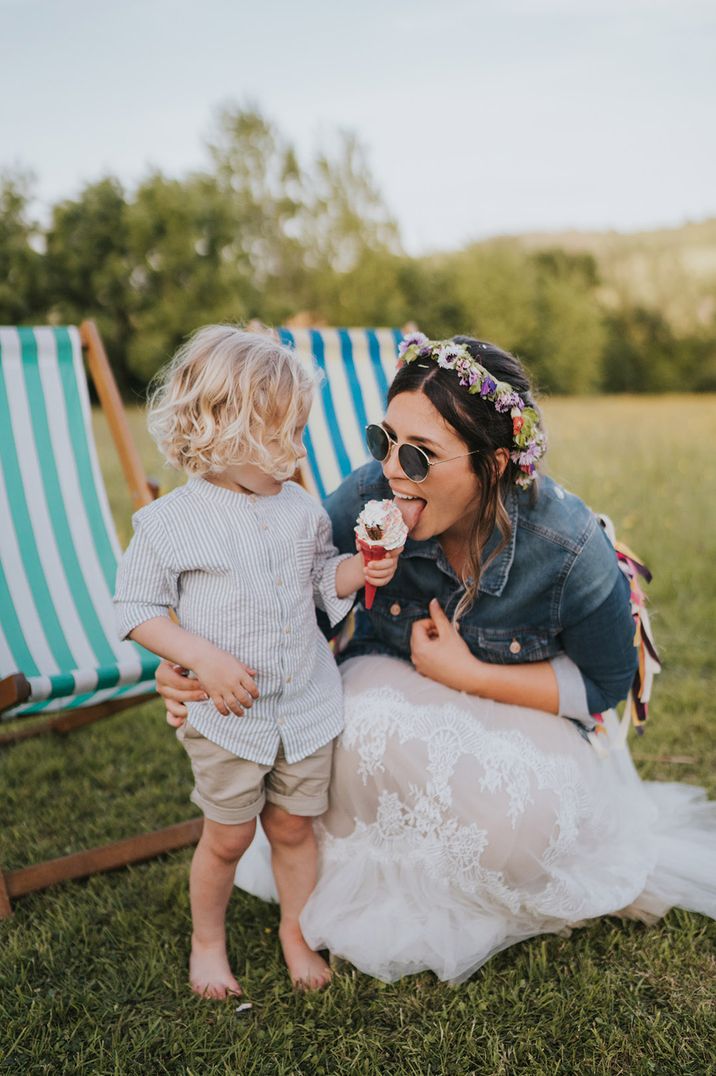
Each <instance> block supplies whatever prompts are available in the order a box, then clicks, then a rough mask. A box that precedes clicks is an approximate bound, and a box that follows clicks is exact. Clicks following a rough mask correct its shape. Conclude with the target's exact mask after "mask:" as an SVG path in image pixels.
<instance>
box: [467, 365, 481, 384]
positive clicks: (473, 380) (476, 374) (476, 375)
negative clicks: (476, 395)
mask: <svg viewBox="0 0 716 1076" xmlns="http://www.w3.org/2000/svg"><path fill="white" fill-rule="evenodd" d="M479 380H480V371H479V370H476V369H475V367H474V366H473V367H472V368H471V369H470V372H469V373H468V375H467V383H468V385H469V386H470V388H472V386H473V385H476V384H477V382H478V381H479Z"/></svg>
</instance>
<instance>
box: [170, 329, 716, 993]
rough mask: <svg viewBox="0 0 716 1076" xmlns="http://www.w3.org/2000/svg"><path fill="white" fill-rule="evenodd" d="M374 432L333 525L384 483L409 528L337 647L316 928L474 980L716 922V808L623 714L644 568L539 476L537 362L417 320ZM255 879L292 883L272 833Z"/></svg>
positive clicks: (260, 889) (356, 954) (340, 941)
mask: <svg viewBox="0 0 716 1076" xmlns="http://www.w3.org/2000/svg"><path fill="white" fill-rule="evenodd" d="M367 439H368V445H369V448H370V451H371V454H372V455H373V456H374V458H375V461H376V462H374V463H370V464H367V465H366V466H365V467H362V468H360V469H359V470H357V471H356V472H354V473H353V474H352V475H351V476H350V477H349V478H348V479H346V481H345V482H344V483H343V484H342V486H340V487H339V489H338V490H337V491H336V492H335V493H334V494H333V495H332V496H331V497H329V498H328V501H327V502H326V508H327V510H328V512H329V514H330V516H331V519H332V523H333V530H334V541H335V543H336V545H337V546H338V548H339V550H340V551H341V552H352V551H353V550H354V548H355V538H354V533H353V527H354V524H355V519H356V517H357V515H358V513H359V512H360V511H361V509H362V508H363V505H364V504H365V502H366V501H368V500H372V499H381V498H384V497H394V498H396V500H397V502H398V504H399V506H400V508H401V511H402V513H403V516H404V519H405V522H406V523H407V525H408V527H409V538H408V541H407V543H406V546H405V549H404V551H403V553H402V555H401V557H400V563H399V568H398V571H397V572H396V574H395V577H394V578H393V580H392V582H391V583H390V584H389V585H388V586H386V587H384V588H382V589H381V590H379V591H378V593H377V595H376V598H375V603H374V605H373V607H372V609H371V610H370V612H366V611H365V610H363V609H359V610H358V611H357V614H356V617H355V630H354V632H353V634H352V637H351V639H350V641H349V642H348V644H347V646H345V647H344V649H343V651H342V653H341V654H340V658H339V660H340V663H341V671H342V674H343V685H344V693H345V721H346V724H345V730H344V732H343V734H342V736H341V737H339V739H338V741H337V743H336V748H335V755H334V768H333V776H332V781H331V796H330V807H329V810H328V812H327V813H326V814H325V815H324V816H323V818H322V819H321V820H320V822H319V823H318V834H319V845H320V863H319V875H318V881H317V885H316V888H315V890H314V892H313V895H312V896H311V898H310V899H309V901H308V904H307V905H306V907H305V909H304V911H303V915H302V919H301V923H302V928H303V931H304V934H305V937H306V939H307V940H308V942H309V944H310V945H312V946H313V947H314V948H316V949H319V948H326V949H330V950H331V952H332V953H333V954H335V955H337V956H340V957H343V958H345V959H347V960H349V961H350V962H351V963H352V964H354V965H355V966H356V967H357V968H359V969H360V970H362V971H364V972H367V973H368V974H370V975H373V976H376V977H377V978H380V979H384V980H393V979H397V978H399V977H400V976H402V975H405V974H408V973H413V972H418V971H421V970H424V969H431V970H432V971H434V972H435V973H436V975H438V976H439V978H441V979H445V980H450V981H453V982H459V981H461V980H463V979H466V978H467V977H468V976H470V975H471V974H472V973H473V972H474V971H475V970H476V969H477V968H479V967H480V965H481V964H483V963H484V962H485V961H486V960H488V959H489V957H490V956H492V955H493V954H494V953H496V952H498V951H499V950H500V949H504V948H505V947H506V946H509V945H512V944H513V943H514V942H516V941H519V940H521V939H524V938H528V937H531V936H533V935H536V934H540V933H546V932H564V931H567V930H568V929H569V928H570V927H571V926H574V925H577V924H579V923H581V922H583V921H584V920H586V919H591V918H594V917H595V916H601V915H606V914H621V915H627V916H632V917H637V918H639V919H642V920H645V921H652V920H654V919H655V918H657V917H659V916H661V915H663V914H664V913H665V912H666V911H667V910H668V909H669V908H671V907H673V906H675V905H678V906H680V907H684V908H688V909H691V910H694V911H698V912H702V913H704V914H706V915H711V916H716V855H714V852H716V804H715V803H712V802H709V801H708V800H707V799H706V796H705V794H704V792H703V791H702V790H701V789H698V788H695V787H692V786H689V785H679V784H662V783H656V782H642V781H640V779H639V777H638V776H637V773H636V771H635V769H634V766H633V764H632V761H631V758H630V756H629V753H628V749H627V748H626V746H625V745H624V742H623V738H622V737H621V736H620V730H619V727H618V723H617V720H616V716H615V715H614V713H613V711H611V707H613V706H614V705H615V703H616V702H617V701H619V700H620V699H622V698H624V697H625V696H626V694H627V692H628V690H629V688H630V686H631V684H632V681H633V679H634V676H635V672H636V667H637V650H636V649H635V646H634V621H633V619H632V613H631V607H630V587H629V581H628V579H627V578H626V577H625V575H624V574H623V573H622V571H621V570H620V568H619V563H618V561H617V557H616V555H615V552H614V549H613V547H612V546H611V544H610V542H609V539H608V538H607V536H606V534H605V533H604V531H603V529H602V528H601V526H600V525H599V523H598V521H597V520H596V518H595V516H594V515H593V514H592V513H591V512H590V511H589V509H587V508H586V506H585V505H584V504H583V503H582V502H581V501H580V500H579V499H578V498H577V497H575V496H574V495H573V494H570V493H567V492H566V491H565V490H563V489H562V488H561V487H560V486H558V485H557V484H556V483H555V482H553V481H552V480H550V479H549V478H547V477H546V476H542V475H539V474H538V470H537V465H538V463H539V460H540V458H541V457H542V455H543V453H544V450H545V447H546V441H545V436H544V432H543V429H542V425H541V419H540V415H539V412H538V411H537V409H536V407H535V404H534V402H533V400H532V394H531V390H530V385H529V382H528V380H527V378H526V375H525V372H524V370H523V369H522V367H521V365H520V364H519V362H518V361H517V360H516V359H515V358H514V357H513V356H511V355H509V354H507V353H506V352H503V351H501V350H500V349H498V348H496V347H494V346H493V345H491V344H486V343H483V342H481V341H477V340H473V339H471V338H465V337H457V338H455V339H453V340H450V341H437V342H436V341H429V340H427V339H426V338H425V337H424V336H422V335H421V334H414V335H413V336H412V337H408V338H407V339H406V340H405V341H404V342H403V345H402V355H401V360H400V368H399V370H398V372H397V374H396V377H395V379H394V381H393V383H392V385H391V388H390V393H389V397H388V408H387V412H386V415H385V418H384V421H383V423H382V424H381V425H375V426H370V427H369V428H368V431H367ZM157 681H158V688H159V691H160V692H161V693H162V694H163V695H164V697H165V701H166V704H167V708H168V710H169V711H170V713H171V714H172V715H174V719H175V720H176V719H177V718H183V717H184V716H185V713H186V710H185V708H184V706H183V705H182V703H183V702H184V701H188V700H190V699H192V698H193V697H194V695H193V694H192V692H190V691H187V690H186V680H184V679H183V678H182V677H180V676H179V675H178V673H176V672H174V671H173V670H172V669H171V668H170V667H169V666H166V665H163V666H161V667H160V670H159V673H158V677H157ZM602 714H603V715H604V716H603V717H602V718H599V719H598V718H597V717H596V716H594V715H602ZM237 884H238V885H240V886H242V887H243V888H246V889H248V890H249V891H251V892H254V893H257V894H258V895H260V896H264V897H270V896H272V894H273V881H272V878H271V874H270V865H269V860H268V855H267V853H266V851H265V848H264V846H263V845H262V843H261V841H260V839H259V840H257V841H255V842H254V846H253V847H252V849H251V850H250V851H249V853H248V854H247V855H246V856H245V857H244V859H243V860H242V861H241V863H240V865H239V869H238V872H237Z"/></svg>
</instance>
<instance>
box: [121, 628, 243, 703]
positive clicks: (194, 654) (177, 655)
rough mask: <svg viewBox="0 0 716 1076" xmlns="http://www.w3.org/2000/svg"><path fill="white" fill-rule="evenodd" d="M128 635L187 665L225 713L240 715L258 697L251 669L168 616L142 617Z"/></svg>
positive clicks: (176, 661)
mask: <svg viewBox="0 0 716 1076" xmlns="http://www.w3.org/2000/svg"><path fill="white" fill-rule="evenodd" d="M130 637H131V638H132V639H134V641H135V642H137V643H140V644H141V646H145V647H146V648H147V650H151V651H152V653H153V654H158V655H159V657H162V658H166V660H168V661H171V662H174V664H176V665H183V666H184V668H186V669H191V670H192V671H193V672H194V673H195V674H196V676H197V678H198V680H199V682H200V683H201V685H202V686H203V687H204V688H205V690H206V693H207V695H208V697H209V698H210V699H211V700H212V702H213V703H214V705H215V706H216V708H217V710H218V711H219V713H221V714H223V715H224V716H225V717H226V716H227V715H228V714H229V711H231V712H232V713H234V714H237V715H238V716H239V717H242V716H243V714H244V708H246V709H250V708H251V706H252V705H253V702H254V699H257V698H258V697H259V692H258V689H257V687H256V683H255V681H254V676H255V675H256V670H255V669H249V668H248V667H247V666H246V665H244V664H243V662H241V661H239V660H238V659H237V658H235V657H233V656H232V655H231V654H227V653H226V651H225V650H221V649H220V648H219V647H218V646H214V645H213V643H210V642H208V641H207V640H206V639H201V638H199V636H198V635H192V633H191V632H190V631H186V629H185V628H182V627H180V625H179V624H175V623H174V622H173V621H172V620H170V619H169V617H168V616H155V617H152V618H151V620H145V621H144V623H142V624H139V625H137V627H136V628H134V629H133V630H132V631H131V632H130Z"/></svg>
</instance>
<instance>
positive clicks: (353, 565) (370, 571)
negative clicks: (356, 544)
mask: <svg viewBox="0 0 716 1076" xmlns="http://www.w3.org/2000/svg"><path fill="white" fill-rule="evenodd" d="M401 552H402V550H401V549H390V550H388V551H386V554H385V557H384V558H383V560H371V561H369V563H368V564H364V563H363V557H362V555H361V554H360V553H356V554H355V555H354V556H352V557H350V558H349V559H348V560H342V561H341V563H340V564H339V565H338V567H337V568H336V594H337V595H338V597H339V598H345V597H347V596H348V595H349V594H352V593H353V592H354V591H356V590H360V589H361V587H364V586H365V584H366V583H370V584H371V585H372V586H374V587H384V586H385V584H386V583H389V582H390V580H391V579H392V578H393V576H394V575H395V572H396V570H397V567H398V556H399V555H400V553H401Z"/></svg>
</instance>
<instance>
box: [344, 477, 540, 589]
mask: <svg viewBox="0 0 716 1076" xmlns="http://www.w3.org/2000/svg"><path fill="white" fill-rule="evenodd" d="M360 492H361V494H362V495H363V496H365V495H366V494H370V496H375V497H377V498H380V497H390V496H391V491H390V487H389V485H388V483H387V482H386V481H385V479H384V478H383V476H382V474H381V475H380V478H379V479H378V481H377V482H375V483H372V482H371V483H368V484H366V485H362V487H361V490H360ZM505 508H506V509H507V514H508V516H509V518H510V528H511V533H510V537H509V540H508V542H507V545H506V546H505V548H504V549H503V550H502V552H501V553H500V554H499V555H498V556H497V557H496V558H495V560H493V561H492V563H491V564H490V565H489V566H488V568H487V569H486V570H485V571H484V572H483V573H482V575H481V576H480V585H479V587H478V591H479V593H480V594H492V595H494V596H495V597H497V596H499V595H500V594H502V591H503V590H504V589H505V584H506V583H507V579H508V577H509V574H510V568H511V567H512V561H513V560H514V556H515V543H516V541H517V524H518V521H519V514H520V509H519V499H518V496H517V491H516V490H510V493H509V496H508V497H507V499H506V502H505ZM499 541H500V532H499V531H498V529H497V527H495V529H494V530H493V532H492V534H491V535H490V538H489V541H488V543H487V545H486V546H485V554H484V559H485V560H487V558H488V557H489V555H490V553H491V552H492V550H493V549H494V548H495V547H496V546H497V545H498V543H499ZM401 556H403V557H424V558H427V559H428V560H434V561H435V562H436V563H437V566H438V568H440V570H441V571H442V572H444V573H445V574H446V575H449V576H450V577H451V578H452V579H454V580H455V582H456V583H458V584H459V583H460V580H459V579H458V577H457V575H456V573H455V571H454V569H453V568H452V566H451V564H450V563H449V561H448V559H447V557H446V556H445V554H444V552H443V548H442V546H441V545H440V542H439V541H438V539H437V538H428V539H427V540H426V541H424V542H416V541H414V540H413V539H412V538H408V539H407V541H406V543H405V549H404V550H403V552H402V554H401Z"/></svg>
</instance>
